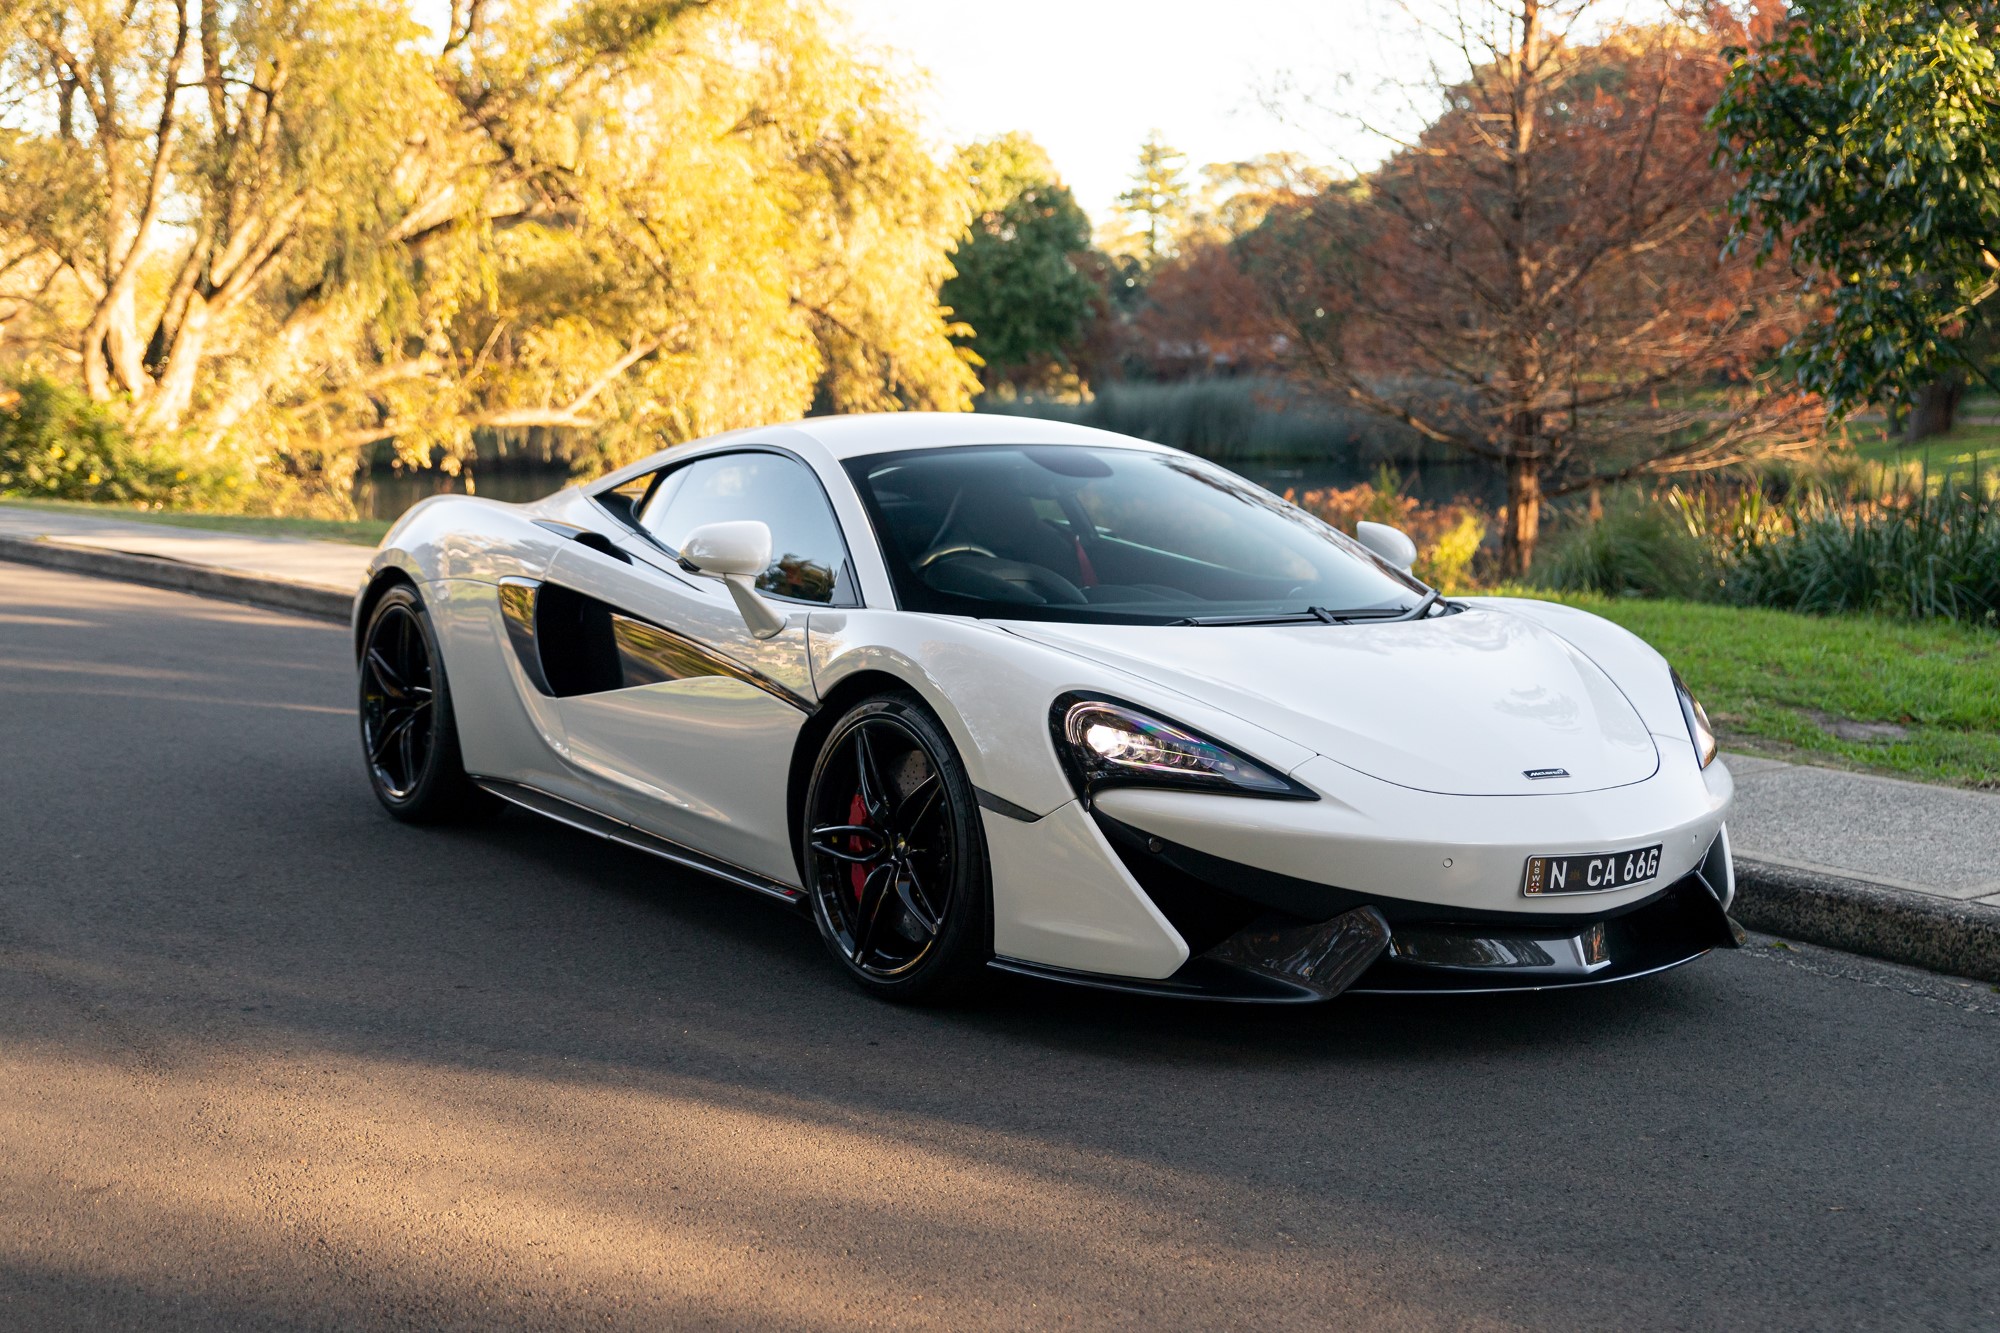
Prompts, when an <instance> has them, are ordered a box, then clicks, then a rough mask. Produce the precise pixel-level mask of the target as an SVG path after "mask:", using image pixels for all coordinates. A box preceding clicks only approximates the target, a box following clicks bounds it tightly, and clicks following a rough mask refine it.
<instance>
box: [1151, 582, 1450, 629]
mask: <svg viewBox="0 0 2000 1333" xmlns="http://www.w3.org/2000/svg"><path fill="white" fill-rule="evenodd" d="M1437 603H1438V591H1437V589H1435V588H1433V589H1431V590H1430V591H1429V592H1427V593H1425V594H1424V596H1423V600H1421V601H1419V602H1418V603H1417V604H1416V605H1415V606H1410V607H1403V606H1364V607H1356V608H1354V609H1352V610H1348V611H1329V610H1327V609H1326V608H1325V607H1323V606H1309V607H1307V608H1306V609H1305V610H1303V611H1279V612H1276V613H1273V614H1266V615H1251V616H1185V617H1183V618H1182V619H1180V620H1176V621H1174V622H1173V623H1174V624H1176V625H1309V624H1312V623H1314V622H1315V621H1317V622H1318V623H1320V624H1322V625H1343V624H1346V623H1347V622H1348V621H1350V620H1380V621H1393V620H1422V619H1423V618H1424V617H1425V616H1426V615H1427V614H1429V612H1430V609H1431V608H1432V607H1433V606H1436V605H1437Z"/></svg>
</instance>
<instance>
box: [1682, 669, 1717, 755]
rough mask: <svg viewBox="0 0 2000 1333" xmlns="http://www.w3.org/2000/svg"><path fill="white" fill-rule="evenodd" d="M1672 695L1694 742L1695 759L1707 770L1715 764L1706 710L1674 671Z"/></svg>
mask: <svg viewBox="0 0 2000 1333" xmlns="http://www.w3.org/2000/svg"><path fill="white" fill-rule="evenodd" d="M1672 674H1673V678H1674V693H1675V694H1677V695H1679V696H1680V701H1681V720H1682V721H1683V722H1686V723H1687V729H1688V739H1689V740H1691V741H1693V742H1694V753H1695V757H1696V758H1698V759H1700V760H1701V766H1702V767H1703V768H1707V767H1708V766H1709V765H1710V764H1712V763H1714V762H1715V751H1716V745H1715V731H1714V729H1713V728H1711V727H1710V726H1709V725H1708V710H1707V709H1705V708H1703V707H1702V706H1701V704H1700V702H1699V701H1698V700H1696V698H1695V697H1694V694H1693V693H1692V692H1691V691H1690V690H1689V689H1688V687H1687V682H1686V681H1684V680H1682V679H1681V673H1680V672H1678V671H1674V672H1673V673H1672Z"/></svg>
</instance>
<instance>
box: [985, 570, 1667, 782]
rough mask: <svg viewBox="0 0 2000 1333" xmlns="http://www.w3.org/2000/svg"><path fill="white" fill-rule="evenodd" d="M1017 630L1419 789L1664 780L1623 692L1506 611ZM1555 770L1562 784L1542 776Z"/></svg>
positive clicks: (1020, 624) (1029, 625)
mask: <svg viewBox="0 0 2000 1333" xmlns="http://www.w3.org/2000/svg"><path fill="white" fill-rule="evenodd" d="M1006 628H1007V629H1008V630H1009V631H1010V632H1012V633H1014V634H1017V635H1020V636H1021V637H1022V638H1025V639H1031V640H1033V641H1035V642H1037V643H1041V644H1046V645H1048V646H1050V647H1052V648H1058V649H1061V650H1064V651H1067V652H1070V653H1073V654H1075V655H1076V656H1078V657H1083V658H1088V659H1089V660H1091V661H1094V662H1098V663H1102V664H1103V665H1105V666H1109V667H1115V668H1117V669H1118V670H1120V671H1124V672H1129V673H1130V674H1132V675H1134V676H1137V677H1140V678H1142V679H1145V680H1149V681H1153V682H1155V683H1156V684H1159V685H1163V686H1166V687H1167V688H1169V689H1172V690H1176V691H1179V692H1180V693H1182V694H1186V695H1190V696H1192V697H1194V698H1197V699H1200V700H1202V701H1203V702H1205V703H1208V704H1210V705H1212V706H1214V707H1217V708H1220V709H1223V710H1225V711H1227V712H1230V713H1234V714H1235V715H1236V716H1238V717H1241V718H1243V719H1244V720H1245V721H1247V722H1251V723H1254V724H1255V725H1257V726H1259V727H1262V728H1264V729H1265V730H1267V731H1270V732H1272V733H1274V734H1276V735H1279V736H1284V737H1287V738H1289V739H1291V740H1295V741H1297V742H1298V743H1300V744H1301V745H1305V746H1308V747H1310V748H1312V749H1313V750H1316V751H1318V752H1319V753H1320V754H1323V755H1325V756H1326V757H1327V758H1329V759H1332V760H1334V761H1335V762H1337V763H1341V764H1344V765H1346V766H1348V767H1349V768H1353V769H1357V770H1359V771H1361V772H1363V773H1366V774H1368V775H1370V776H1371V777H1377V778H1381V779H1382V780H1383V781H1385V782H1393V783H1396V784H1398V785H1400V786H1404V787H1414V788H1416V789H1418V790H1420V791H1430V792H1440V793H1448V794H1451V795H1459V796H1517V795H1555V794H1559V793H1563V792H1579V791H1595V790H1599V789H1602V788H1605V787H1620V786H1624V785H1626V784H1628V783H1633V782H1643V781H1644V780H1646V779H1647V778H1649V777H1651V776H1652V775H1653V774H1654V773H1655V772H1656V771H1657V770H1658V768H1659V763H1660V757H1659V752H1658V750H1656V749H1655V748H1654V745H1653V738H1652V736H1651V735H1650V734H1649V733H1648V731H1647V729H1646V725H1645V723H1644V722H1643V721H1642V720H1641V719H1640V717H1639V714H1638V713H1637V712H1636V711H1635V710H1634V709H1633V707H1632V705H1631V703H1630V702H1629V701H1628V700H1627V699H1626V698H1625V695H1624V694H1623V693H1622V692H1621V691H1620V690H1619V688H1618V686H1617V685H1616V684H1614V683H1613V682H1612V680H1611V678H1610V677H1609V676H1606V675H1605V674H1604V672H1603V671H1602V670H1600V669H1599V668H1598V667H1597V665H1596V663H1594V662H1592V661H1591V660H1590V659H1589V658H1587V657H1585V656H1584V655H1583V654H1582V653H1580V652H1578V651H1577V650H1576V649H1575V648H1573V647H1571V646H1570V645H1569V643H1567V642H1566V641H1565V640H1563V639H1562V638H1561V637H1560V636H1558V635H1556V634H1554V633H1552V632H1551V631H1549V630H1547V629H1544V628H1542V627H1541V626H1540V625H1538V624H1536V623H1535V622H1534V621H1532V620H1528V619H1526V618H1524V617H1521V616H1515V615H1510V614H1508V613H1506V612H1504V611H1498V610H1491V609H1485V608H1472V609H1468V610H1464V611H1460V612H1457V613H1456V614H1453V615H1447V616H1437V617H1434V618H1432V619H1430V620H1426V621H1411V622H1395V623H1391V624H1379V625H1369V624H1351V625H1318V624H1303V625H1216V626H1193V625H1079V624H1067V623H1062V622H1052V621H1012V622H1008V624H1007V625H1006ZM1134 702H1139V701H1136V700H1135V701H1134ZM1252 757H1255V756H1252ZM1549 770H1560V771H1561V773H1562V774H1564V776H1555V775H1548V776H1540V777H1530V776H1528V775H1529V774H1530V773H1543V774H1547V773H1548V771H1549Z"/></svg>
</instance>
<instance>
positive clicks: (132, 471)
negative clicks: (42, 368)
mask: <svg viewBox="0 0 2000 1333" xmlns="http://www.w3.org/2000/svg"><path fill="white" fill-rule="evenodd" d="M232 481H233V478H232V477H231V476H230V474H228V473H227V472H226V471H224V470H222V469H218V468H215V467H212V466H207V465H200V464H196V463H193V462H190V461H189V460H188V459H187V458H185V457H183V456H182V455H181V454H180V453H178V452H177V451H175V450H174V449H173V448H172V447H171V446H169V445H166V444H155V445H147V444H142V443H138V442H136V441H134V440H133V439H132V438H131V436H130V435H128V434H127V433H126V430H125V427H124V425H123V424H122V423H121V422H120V421H119V420H118V418H117V417H116V416H115V415H113V413H112V412H111V411H110V410H109V409H108V408H106V407H105V406H104V405H102V404H100V403H94V402H92V401H91V400H90V399H89V398H87V397H85V396H84V395H83V394H81V393H79V392H78V391H77V390H75V389H73V388H70V387H69V386H68V385H65V384H62V383H59V382H57V381H55V380H51V379H46V378H43V377H40V376H31V377H29V378H26V379H22V380H19V381H17V382H15V383H12V384H8V385H0V495H21V496H40V497H46V498H49V499H58V500H101V501H113V502H121V501H122V502H132V501H138V502H141V503H147V504H153V505H162V506H170V505H185V504H189V503H192V502H194V501H197V500H204V499H214V498H217V497H219V496H221V495H224V494H226V493H227V492H228V491H229V490H230V489H231V483H232Z"/></svg>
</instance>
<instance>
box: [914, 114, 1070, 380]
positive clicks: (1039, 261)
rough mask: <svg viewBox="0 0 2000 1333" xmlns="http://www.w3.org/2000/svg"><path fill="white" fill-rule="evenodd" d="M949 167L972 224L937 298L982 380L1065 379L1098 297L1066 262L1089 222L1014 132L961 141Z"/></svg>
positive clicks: (1031, 144) (1042, 158)
mask: <svg viewBox="0 0 2000 1333" xmlns="http://www.w3.org/2000/svg"><path fill="white" fill-rule="evenodd" d="M958 163H959V169H960V170H961V171H963V172H964V173H965V176H966V179H967V180H968V181H969V182H970V183H971V186H972V193H973V215H972V225H971V227H970V228H969V229H968V231H967V232H966V236H965V239H964V240H963V241H961V242H960V243H959V246H958V250H957V252H956V253H955V254H954V255H953V257H952V264H953V267H954V268H955V269H956V270H957V272H956V273H955V274H954V276H952V277H951V278H948V279H947V280H946V281H945V284H944V290H943V292H942V293H941V299H942V300H943V302H944V304H945V305H946V306H947V307H948V308H949V309H950V311H951V315H952V317H953V318H954V319H956V320H958V321H960V322H962V323H964V324H965V325H967V326H969V328H970V334H969V342H970V346H971V347H972V349H973V350H974V351H975V352H976V353H977V354H978V355H979V358H980V360H981V361H982V362H983V363H984V368H983V369H982V371H981V374H980V379H981V381H982V383H983V384H984V386H985V387H986V389H988V390H991V389H993V388H994V387H995V386H996V385H999V384H1003V383H1005V384H1012V385H1014V386H1015V387H1017V388H1019V387H1028V386H1036V387H1046V386H1049V385H1051V384H1052V383H1053V382H1054V381H1056V380H1058V379H1060V378H1062V377H1063V376H1064V375H1073V374H1074V372H1075V360H1074V358H1075V354H1076V352H1077V350H1078V348H1079V346H1080V345H1081V343H1082V340H1083V338H1084V336H1085V333H1086V332H1087V326H1088V324H1089V322H1090V320H1091V318H1092V316H1093V314H1094V312H1095V310H1096V308H1097V305H1098V302H1099V297H1100V293H1099V289H1098V286H1097V284H1096V283H1095V282H1094V281H1092V279H1091V278H1090V277H1089V276H1087V275H1086V274H1085V273H1084V272H1083V271H1082V270H1081V269H1080V268H1079V267H1078V265H1077V262H1076V260H1077V256H1078V255H1080V254H1081V253H1082V252H1084V251H1085V250H1088V249H1089V248H1090V219H1089V218H1088V217H1086V216H1085V215H1084V212H1083V209H1082V208H1080V207H1078V205H1077V202H1076V199H1075V197H1074V196H1073V195H1071V194H1070V192H1069V188H1068V187H1067V186H1065V185H1064V184H1063V183H1062V182H1061V181H1060V180H1059V179H1058V178H1057V176H1056V173H1055V168H1054V167H1053V166H1052V165H1051V164H1050V162H1049V159H1048V154H1047V153H1045V152H1043V151H1042V148H1041V146H1040V145H1039V144H1037V143H1036V142H1035V141H1034V140H1033V139H1030V138H1028V137H1027V136H1026V135H1024V134H1009V135H1004V136H1002V137H1000V138H997V139H985V140H981V141H980V142H978V143H974V144H969V145H967V146H966V147H965V148H963V149H961V150H959V154H958Z"/></svg>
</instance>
